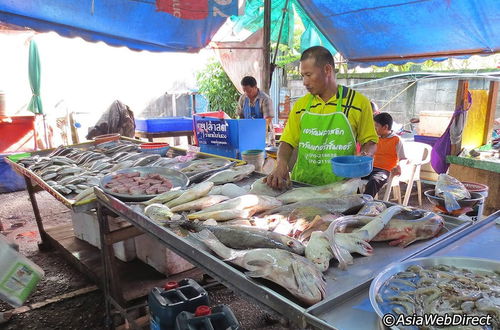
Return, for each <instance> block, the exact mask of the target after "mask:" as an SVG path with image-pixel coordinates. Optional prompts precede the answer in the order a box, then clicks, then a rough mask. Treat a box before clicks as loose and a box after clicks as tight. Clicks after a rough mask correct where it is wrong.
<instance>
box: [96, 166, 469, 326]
mask: <svg viewBox="0 0 500 330" xmlns="http://www.w3.org/2000/svg"><path fill="white" fill-rule="evenodd" d="M255 175H256V174H254V176H255ZM257 175H258V174H257ZM253 179H255V178H253ZM95 193H96V196H97V202H98V217H99V221H100V225H101V235H102V236H101V239H102V243H103V244H106V245H108V248H103V249H102V251H103V262H104V263H105V269H107V273H106V278H107V280H106V283H107V288H106V293H105V296H106V301H107V308H108V310H109V309H110V308H111V305H114V306H115V307H117V308H118V309H120V303H119V301H118V300H119V299H120V298H119V297H120V287H121V286H120V283H119V277H118V272H117V271H116V270H114V269H113V264H112V263H113V260H114V258H113V250H112V249H111V248H110V247H111V244H112V243H114V242H116V240H115V239H110V238H109V236H108V235H107V234H106V228H105V227H106V226H107V219H106V217H105V216H104V215H105V214H106V213H107V212H113V213H116V214H118V215H119V216H120V217H121V218H122V219H124V220H126V221H128V222H130V223H131V224H132V225H133V226H134V227H136V228H137V229H139V230H140V231H141V232H144V233H146V234H148V235H150V236H151V237H153V238H154V239H156V240H158V241H159V242H161V243H162V244H164V245H165V246H166V247H167V248H169V249H171V250H172V251H174V252H175V253H177V254H178V255H180V256H181V257H183V258H185V259H186V260H187V261H189V262H190V263H192V264H194V265H196V266H197V267H199V268H201V269H203V271H204V272H206V273H207V274H209V275H210V276H212V277H214V278H215V279H216V280H218V281H219V282H221V283H222V284H224V285H225V286H227V287H229V288H230V289H231V290H234V291H235V292H238V293H239V294H240V295H243V296H245V297H249V298H251V299H252V300H253V301H255V302H257V303H258V304H260V305H262V306H264V307H267V308H268V309H271V310H273V311H274V312H277V313H278V314H281V315H283V316H284V317H286V318H288V319H289V320H290V321H291V322H293V323H294V324H295V325H297V326H298V327H299V328H306V327H307V326H311V327H315V328H320V329H335V328H336V326H337V325H336V322H333V320H332V319H331V315H332V314H333V313H332V311H335V310H337V309H338V308H339V301H342V300H345V299H347V298H348V297H351V296H352V295H353V293H354V292H357V291H361V290H363V289H367V288H368V286H369V285H370V282H371V280H372V279H373V278H374V277H375V276H376V275H377V274H378V273H379V272H380V271H382V270H383V269H384V268H385V267H386V266H387V265H389V264H391V263H392V262H398V261H403V260H407V259H409V258H412V257H414V256H416V255H418V254H419V253H421V252H422V251H424V250H426V249H428V248H431V247H432V246H434V245H436V244H439V243H440V242H442V241H444V240H446V239H448V238H451V237H453V236H454V235H458V234H459V233H460V232H461V231H463V230H465V229H466V228H467V227H469V226H470V225H471V224H472V222H470V221H467V220H462V219H458V218H454V217H447V216H444V219H445V229H444V230H443V232H442V233H441V235H440V236H439V237H437V238H434V239H431V240H425V241H418V242H416V243H414V244H412V245H410V246H409V247H407V248H404V249H403V248H399V247H391V246H389V245H388V244H387V243H386V242H372V246H373V247H374V250H375V255H373V256H371V257H357V258H355V261H354V265H350V266H349V267H348V269H347V270H346V271H342V270H339V269H338V268H336V267H334V266H331V267H330V268H329V269H328V271H327V272H326V273H325V278H326V281H327V293H326V297H325V298H324V299H323V301H321V302H319V303H317V304H315V305H313V306H310V307H308V306H305V305H303V304H301V302H300V301H298V300H297V299H295V298H294V297H293V296H291V295H290V294H289V293H288V292H287V291H286V290H284V289H282V288H281V287H279V286H278V285H276V284H274V283H271V282H269V281H267V280H262V279H252V278H249V277H247V276H245V274H244V273H243V272H242V271H240V270H239V269H238V268H235V267H233V266H231V265H229V264H228V263H226V262H224V261H223V260H221V259H220V258H218V257H217V256H215V255H213V254H212V253H211V252H210V251H208V250H207V248H206V247H205V246H204V245H203V244H201V243H199V242H197V241H195V240H192V239H191V238H189V237H188V238H184V237H180V236H178V235H176V234H175V233H174V232H173V231H171V230H170V229H169V228H166V227H162V226H159V225H157V224H156V223H154V222H152V221H151V220H149V218H148V217H146V216H145V215H144V214H142V213H141V212H140V211H139V210H136V209H135V208H131V207H130V206H129V205H128V204H125V203H124V202H121V201H120V200H118V199H116V198H114V197H112V196H110V195H107V194H105V193H104V192H103V191H102V190H100V189H99V188H95Z"/></svg>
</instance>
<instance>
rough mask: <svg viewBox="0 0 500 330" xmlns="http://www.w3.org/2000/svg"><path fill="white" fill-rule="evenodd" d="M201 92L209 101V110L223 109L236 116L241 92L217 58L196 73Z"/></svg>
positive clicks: (233, 116) (231, 115)
mask: <svg viewBox="0 0 500 330" xmlns="http://www.w3.org/2000/svg"><path fill="white" fill-rule="evenodd" d="M196 81H197V83H198V88H199V92H200V93H201V94H202V95H203V96H205V97H206V98H207V100H208V103H209V111H218V110H223V111H224V112H226V113H227V114H228V115H229V116H230V117H232V118H235V117H236V109H237V106H238V98H239V96H240V93H239V92H238V90H237V89H236V87H234V85H233V83H232V82H231V79H229V77H228V75H227V74H226V72H225V71H224V69H223V68H222V65H221V64H220V63H219V62H218V61H217V60H215V59H213V60H212V61H211V62H209V63H208V64H207V66H206V67H205V68H204V69H203V70H201V71H199V72H198V73H197V74H196Z"/></svg>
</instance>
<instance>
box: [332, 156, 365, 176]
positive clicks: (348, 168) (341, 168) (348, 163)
mask: <svg viewBox="0 0 500 330" xmlns="http://www.w3.org/2000/svg"><path fill="white" fill-rule="evenodd" d="M331 162H332V171H333V173H334V174H335V175H338V176H340V177H343V178H360V177H363V176H367V175H368V174H370V173H371V172H372V170H373V157H370V156H337V157H333V158H332V160H331Z"/></svg>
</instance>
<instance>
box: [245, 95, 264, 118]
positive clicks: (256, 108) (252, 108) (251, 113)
mask: <svg viewBox="0 0 500 330" xmlns="http://www.w3.org/2000/svg"><path fill="white" fill-rule="evenodd" d="M259 101H260V99H257V100H256V101H255V104H254V105H251V104H250V99H249V98H248V97H245V102H244V103H243V116H244V117H245V119H255V118H262V117H263V115H262V111H261V110H260V104H259V103H260V102H259Z"/></svg>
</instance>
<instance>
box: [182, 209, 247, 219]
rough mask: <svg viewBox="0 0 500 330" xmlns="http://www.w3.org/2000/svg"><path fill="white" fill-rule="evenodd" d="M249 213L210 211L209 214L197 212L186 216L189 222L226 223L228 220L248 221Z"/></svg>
mask: <svg viewBox="0 0 500 330" xmlns="http://www.w3.org/2000/svg"><path fill="white" fill-rule="evenodd" d="M250 213H251V212H250V211H249V210H247V209H245V210H236V209H230V210H219V211H210V212H197V213H192V214H190V215H188V218H189V219H190V220H196V219H198V220H209V219H213V220H216V221H228V220H236V219H248V218H249V217H250Z"/></svg>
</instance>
